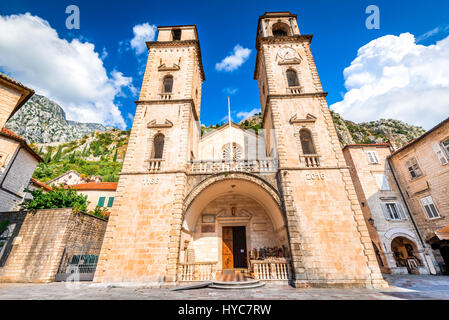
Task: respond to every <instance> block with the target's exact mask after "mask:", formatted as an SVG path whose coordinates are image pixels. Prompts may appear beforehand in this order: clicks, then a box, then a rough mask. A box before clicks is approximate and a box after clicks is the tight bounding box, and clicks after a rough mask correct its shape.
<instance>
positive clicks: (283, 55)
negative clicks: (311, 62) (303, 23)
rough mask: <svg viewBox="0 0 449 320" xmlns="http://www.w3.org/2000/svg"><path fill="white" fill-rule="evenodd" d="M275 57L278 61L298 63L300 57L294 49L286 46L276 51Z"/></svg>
mask: <svg viewBox="0 0 449 320" xmlns="http://www.w3.org/2000/svg"><path fill="white" fill-rule="evenodd" d="M277 58H278V59H279V63H300V62H301V57H300V56H299V54H298V53H297V52H296V50H295V49H293V48H290V47H286V48H281V49H279V51H278V54H277Z"/></svg>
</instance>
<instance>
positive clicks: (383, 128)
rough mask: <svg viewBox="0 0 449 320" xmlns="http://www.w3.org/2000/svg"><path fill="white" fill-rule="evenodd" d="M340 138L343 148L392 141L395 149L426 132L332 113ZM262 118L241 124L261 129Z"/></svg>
mask: <svg viewBox="0 0 449 320" xmlns="http://www.w3.org/2000/svg"><path fill="white" fill-rule="evenodd" d="M331 114H332V119H333V120H334V124H335V128H336V129H337V134H338V138H339V140H340V143H341V145H342V146H345V145H347V144H357V143H383V142H387V141H390V143H391V144H392V145H393V147H394V148H395V149H398V148H401V147H402V146H404V145H406V144H407V143H408V142H409V141H410V140H412V139H416V138H418V137H420V136H421V135H423V134H424V133H425V132H426V130H424V129H423V128H421V127H417V126H413V125H409V124H407V123H405V122H402V121H399V120H394V119H380V120H377V121H370V122H364V123H355V122H352V121H348V120H345V119H343V118H342V117H341V116H340V115H339V114H338V113H336V112H333V111H331ZM261 122H262V116H261V115H260V114H257V115H254V116H252V117H249V118H247V119H244V120H242V121H241V122H240V123H239V124H240V125H242V126H243V127H245V128H253V129H256V130H257V129H260V127H261Z"/></svg>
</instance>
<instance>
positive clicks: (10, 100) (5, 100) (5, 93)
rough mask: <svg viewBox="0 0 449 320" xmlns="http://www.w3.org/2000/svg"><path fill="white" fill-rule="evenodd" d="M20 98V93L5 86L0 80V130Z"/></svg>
mask: <svg viewBox="0 0 449 320" xmlns="http://www.w3.org/2000/svg"><path fill="white" fill-rule="evenodd" d="M20 97H21V93H19V92H17V90H13V89H12V88H11V87H9V86H6V85H5V84H4V82H3V81H1V80H0V129H1V128H3V127H4V126H5V123H6V120H8V118H9V116H10V114H11V112H12V111H13V110H14V107H15V106H16V105H17V102H18V101H19V99H20Z"/></svg>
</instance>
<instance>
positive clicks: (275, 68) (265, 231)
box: [94, 12, 386, 287]
mask: <svg viewBox="0 0 449 320" xmlns="http://www.w3.org/2000/svg"><path fill="white" fill-rule="evenodd" d="M158 31H159V32H158V38H157V41H153V42H147V47H148V52H149V54H148V62H147V66H146V70H145V74H144V78H143V83H142V87H141V91H140V97H139V100H138V101H136V104H137V110H136V114H135V117H134V123H133V127H132V130H131V137H130V142H129V146H128V150H127V154H126V158H125V161H124V165H123V169H122V172H121V175H120V180H119V183H118V188H117V195H116V200H115V203H114V206H113V208H112V213H111V216H110V220H109V223H108V227H107V231H106V235H105V239H104V242H103V247H102V250H101V254H100V257H99V263H98V267H97V271H96V275H95V280H94V281H96V282H144V283H147V284H154V285H167V286H169V285H175V284H179V283H183V282H188V281H200V280H214V279H216V278H218V277H219V276H220V275H223V274H226V273H229V272H241V273H243V274H245V275H246V276H248V277H252V278H256V279H262V280H267V281H270V280H274V281H290V282H291V283H293V284H294V285H296V286H297V287H310V286H326V287H328V286H349V287H350V286H358V287H383V286H385V285H386V283H385V282H384V280H383V278H382V276H381V272H380V270H379V266H378V263H377V260H376V255H375V253H374V250H373V247H372V244H371V239H370V236H369V233H368V230H367V227H366V224H365V221H364V217H363V214H362V211H361V208H360V205H359V202H358V200H357V195H356V193H355V190H354V186H353V183H352V180H351V176H350V173H349V169H348V167H347V165H346V162H345V158H344V156H343V153H342V151H341V147H340V144H339V141H338V138H337V133H336V130H335V128H334V124H333V121H332V118H331V115H330V112H329V109H328V105H327V102H326V93H325V92H323V89H322V86H321V83H320V79H319V76H318V73H317V69H316V66H315V62H314V59H313V56H312V53H311V49H310V43H311V41H312V36H311V35H301V34H300V31H299V28H298V24H297V16H296V15H295V14H291V13H290V12H269V13H265V14H264V15H263V16H261V17H260V18H259V21H258V25H257V36H256V48H257V60H256V65H255V72H254V79H255V80H257V81H258V84H259V92H260V102H261V111H262V116H263V130H262V131H260V132H258V133H255V132H250V131H246V130H244V129H243V128H241V127H240V126H238V125H236V124H234V123H228V125H225V126H223V127H221V128H220V129H218V130H215V131H213V132H206V133H202V132H201V128H200V125H199V124H200V115H201V86H202V83H203V81H205V75H204V71H203V67H202V59H201V50H200V43H199V39H198V33H197V29H196V27H195V26H194V25H189V26H170V27H159V28H158ZM249 80H250V79H248V81H249Z"/></svg>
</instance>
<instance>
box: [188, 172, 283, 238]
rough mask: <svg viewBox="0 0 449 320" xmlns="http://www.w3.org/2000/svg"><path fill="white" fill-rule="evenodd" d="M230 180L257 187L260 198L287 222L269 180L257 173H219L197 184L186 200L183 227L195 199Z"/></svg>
mask: <svg viewBox="0 0 449 320" xmlns="http://www.w3.org/2000/svg"><path fill="white" fill-rule="evenodd" d="M230 181H236V182H241V184H243V185H246V186H251V187H253V188H255V190H257V191H260V192H261V193H260V194H259V196H260V198H261V199H262V198H263V199H264V200H266V201H267V203H266V205H269V207H270V208H273V209H276V210H274V212H276V211H277V212H278V213H279V214H280V216H281V217H282V219H283V222H284V224H286V219H285V214H284V212H283V206H282V204H281V200H280V196H279V193H278V192H277V190H276V189H275V188H274V187H273V186H272V185H271V184H269V183H268V182H267V181H265V180H263V179H262V178H260V177H258V176H256V175H253V174H250V173H243V172H239V173H219V174H216V175H213V176H211V177H209V178H207V179H205V180H203V181H201V182H200V183H199V184H197V185H196V186H195V187H194V188H193V189H192V191H191V192H190V193H189V194H188V195H187V197H186V198H185V200H184V207H183V219H182V220H183V223H182V226H183V228H185V226H186V225H185V224H186V216H187V214H188V213H189V212H190V211H191V210H192V208H191V207H192V205H194V202H196V201H195V200H198V197H199V196H200V194H202V196H203V197H204V196H205V194H204V192H205V191H206V190H207V189H209V191H212V189H211V188H215V187H217V186H218V185H219V184H223V183H226V182H227V183H230ZM236 186H237V185H236ZM248 191H251V190H247V192H248ZM262 191H264V192H265V193H263V192H262ZM187 230H188V229H187Z"/></svg>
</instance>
